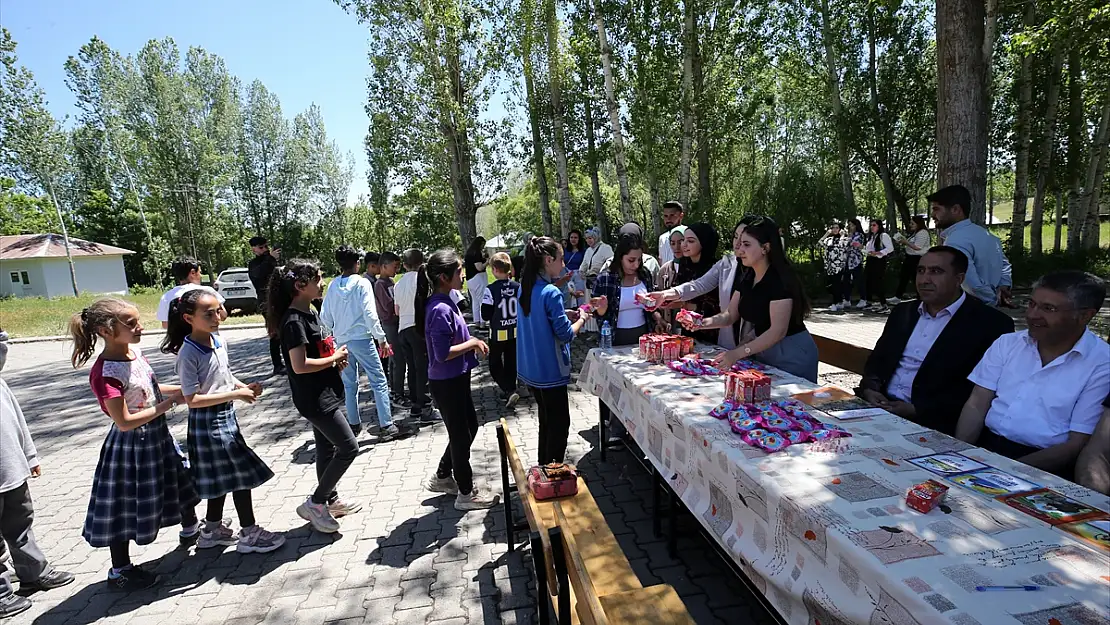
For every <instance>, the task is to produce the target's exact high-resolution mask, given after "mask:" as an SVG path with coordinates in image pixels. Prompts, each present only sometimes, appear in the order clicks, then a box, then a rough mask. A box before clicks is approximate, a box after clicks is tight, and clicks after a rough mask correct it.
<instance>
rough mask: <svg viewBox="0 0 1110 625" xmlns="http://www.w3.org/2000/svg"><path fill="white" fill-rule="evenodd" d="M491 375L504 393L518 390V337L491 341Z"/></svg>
mask: <svg viewBox="0 0 1110 625" xmlns="http://www.w3.org/2000/svg"><path fill="white" fill-rule="evenodd" d="M489 375H490V377H491V378H493V381H494V382H496V383H497V386H498V387H499V388H500V389H501V392H502V393H505V394H506V395H508V394H510V393H513V392H514V391H516V339H512V340H511V341H490V344H489Z"/></svg>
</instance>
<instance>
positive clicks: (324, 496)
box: [266, 259, 362, 534]
mask: <svg viewBox="0 0 1110 625" xmlns="http://www.w3.org/2000/svg"><path fill="white" fill-rule="evenodd" d="M321 290H322V287H321V275H320V268H319V267H318V266H317V265H316V263H314V262H312V261H308V260H300V259H293V260H291V261H289V262H288V263H285V265H283V266H279V267H278V268H276V269H274V273H273V275H272V276H270V286H269V288H268V289H266V292H267V293H268V300H267V305H268V308H269V309H268V310H267V312H266V327H267V328H268V329H269V330H270V332H271V333H275V334H276V335H277V336H278V338H279V339H280V341H281V351H282V356H283V358H284V359H285V368H286V370H287V371H288V372H289V388H290V390H291V391H292V394H293V405H294V406H296V407H297V411H298V412H300V413H301V416H303V417H304V418H305V419H307V420H308V422H309V423H311V424H312V435H313V438H314V439H315V441H316V475H317V476H318V484H317V487H316V490H315V491H314V492H313V493H312V495H311V496H309V497H308V499H306V500H305V502H304V503H302V504H301V505H299V506H297V515H298V516H300V517H301V518H302V519H304V520H306V521H308V522H309V523H311V524H312V527H313V528H314V529H315V530H316V531H318V532H323V533H326V534H332V533H335V532H338V531H339V521H337V520H336V519H337V518H340V517H343V516H345V515H348V514H353V513H355V512H358V511H359V510H360V509H362V505H361V504H359V503H357V502H354V501H344V500H342V499H340V498H339V493H338V492H337V491H336V489H335V487H336V486H337V485H338V484H339V479H340V478H342V477H343V474H344V473H346V472H347V469H348V468H350V466H351V463H352V462H354V461H355V456H357V455H358V441H357V440H356V439H355V433H354V431H352V430H351V424H350V423H348V422H347V413H346V411H345V410H344V398H343V380H342V379H341V378H340V376H339V373H340V371H342V369H343V368H344V367H346V366H347V348H346V346H343V345H340V346H336V345H335V341H334V339H333V338H332V337H330V336H325V331H324V328H323V327H322V326H321V325H320V318H319V317H318V316H317V315H316V311H315V310H313V309H312V302H313V300H316V299H318V298H319V297H320V294H321Z"/></svg>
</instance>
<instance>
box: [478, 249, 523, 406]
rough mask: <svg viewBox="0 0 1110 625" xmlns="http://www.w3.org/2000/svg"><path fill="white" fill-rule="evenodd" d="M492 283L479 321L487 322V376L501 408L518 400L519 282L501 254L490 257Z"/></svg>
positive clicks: (484, 295) (487, 291) (511, 266)
mask: <svg viewBox="0 0 1110 625" xmlns="http://www.w3.org/2000/svg"><path fill="white" fill-rule="evenodd" d="M490 266H491V268H492V270H493V277H494V282H493V284H491V285H489V287H487V288H486V290H485V292H484V293H483V294H482V319H485V320H486V321H488V322H489V328H490V330H489V374H490V377H492V378H493V381H494V382H496V383H497V386H498V387H499V388H500V389H501V398H502V399H504V400H506V404H505V406H506V407H507V408H512V407H513V406H515V405H516V403H517V402H518V401H520V394H519V393H517V391H516V314H517V304H518V301H517V292H518V291H519V289H520V283H518V282H516V281H515V280H513V279H512V278H511V277H509V276H510V274H511V273H512V271H513V261H512V259H511V258H509V255H508V254H506V253H505V252H498V253H496V254H494V255H493V257H492V258H490Z"/></svg>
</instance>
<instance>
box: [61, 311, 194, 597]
mask: <svg viewBox="0 0 1110 625" xmlns="http://www.w3.org/2000/svg"><path fill="white" fill-rule="evenodd" d="M69 333H70V336H71V338H72V339H73V355H72V357H71V362H72V363H73V367H74V368H75V369H76V368H78V367H81V366H82V365H84V364H85V363H87V362H88V361H89V360H90V359H91V358H92V356H93V354H94V353H95V352H96V344H97V342H98V341H100V340H103V341H104V350H103V352H102V353H101V354H100V356H99V357H97V359H96V361H95V362H94V363H93V366H92V371H91V372H90V373H89V384H90V386H91V387H92V392H93V395H94V396H96V399H97V402H98V403H99V404H100V409H101V410H102V411H103V412H104V414H106V415H108V417H109V418H110V419H111V420H112V426H111V427H110V428H109V429H108V434H107V436H105V438H104V445H103V446H102V447H101V449H100V460H99V461H98V462H97V464H96V471H95V472H94V473H93V486H92V495H91V496H90V497H89V508H88V513H87V514H86V515H85V529H84V531H83V532H82V533H81V535H82V537H84V539H85V540H86V541H87V542H88V543H89V544H90V545H91V546H93V547H108V549H109V550H110V551H111V554H112V568H111V569H110V570H109V571H108V585H109V586H111V587H112V588H116V589H118V590H127V591H131V590H142V589H144V588H149V587H151V586H153V585H154V584H156V583H158V576H157V575H155V574H154V573H152V572H149V571H146V570H144V569H142V568H140V567H138V566H135V565H133V564H132V563H131V553H130V546H131V541H135V543H136V544H139V545H149V544H150V543H152V542H154V539H155V538H157V536H158V531H159V530H161V529H162V528H163V527H169V526H171V525H176V524H178V523H180V524H181V527H182V530H181V533H180V538H181V541H182V542H183V543H184V542H186V541H192V540H194V539H195V538H196V536H197V534H199V533H200V522H199V521H198V520H197V515H196V512H195V510H194V509H195V508H196V505H197V504H198V503H200V498H199V497H198V496H197V492H196V489H195V488H194V485H193V480H192V477H191V475H190V472H189V469H188V461H187V460H186V459H185V457H184V455H183V454H182V453H181V447H180V446H179V445H178V444H177V441H176V440H174V437H173V435H172V434H170V430H169V426H168V425H167V424H166V417H165V416H164V415H165V414H166V413H167V412H168V411H170V410H173V408H174V407H176V406H177V405H178V404H181V403H183V402H184V400H183V398H182V396H181V389H180V387H177V386H172V385H169V384H159V383H158V378H157V376H156V375H155V374H154V370H153V369H152V368H151V367H150V363H149V362H147V359H146V357H145V356H143V353H142V351H141V350H140V349H139V345H138V343H139V341H140V340H142V336H143V325H142V323H141V322H140V321H139V311H138V309H136V308H135V307H134V306H132V305H131V304H129V303H128V302H125V301H123V300H121V299H116V298H105V299H99V300H97V301H95V302H93V304H92V305H90V306H89V307H88V308H86V309H84V310H82V311H81V312H79V313H76V314H75V315H73V317H72V318H71V319H70V321H69Z"/></svg>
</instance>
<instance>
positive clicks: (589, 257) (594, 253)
mask: <svg viewBox="0 0 1110 625" xmlns="http://www.w3.org/2000/svg"><path fill="white" fill-rule="evenodd" d="M586 245H588V246H589V247H588V248H587V249H586V252H585V254H583V256H582V264H581V265H580V266H579V268H580V270H581V271H582V273H583V274H585V278H586V288H587V289H590V288H593V285H594V280H596V279H597V274H599V273H601V268H602V267H603V266H604V265H605V261H607V260H609V259H611V258H612V257H613V248H611V247H609V244H608V243H605V242H604V241H602V240H601V231H600V230H598V229H597V228H589V229H587V230H586Z"/></svg>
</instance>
